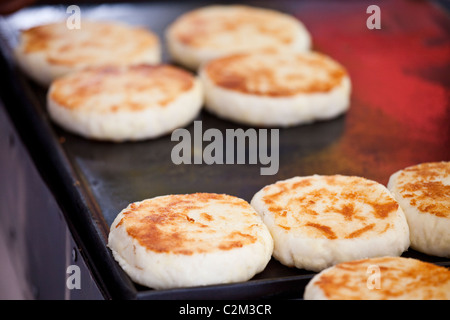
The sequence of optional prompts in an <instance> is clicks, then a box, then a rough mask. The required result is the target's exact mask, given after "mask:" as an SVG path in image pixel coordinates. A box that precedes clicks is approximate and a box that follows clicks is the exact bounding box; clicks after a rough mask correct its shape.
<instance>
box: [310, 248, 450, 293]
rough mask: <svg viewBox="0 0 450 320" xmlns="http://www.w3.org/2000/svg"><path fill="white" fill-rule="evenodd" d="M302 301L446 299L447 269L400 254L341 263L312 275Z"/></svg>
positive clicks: (449, 275)
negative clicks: (399, 255)
mask: <svg viewBox="0 0 450 320" xmlns="http://www.w3.org/2000/svg"><path fill="white" fill-rule="evenodd" d="M304 298H305V299H306V300H324V299H325V300H394V299H399V300H433V299H434V300H448V299H450V270H448V269H447V268H445V267H441V266H437V265H434V264H431V263H427V262H423V261H420V260H416V259H411V258H403V257H379V258H371V259H362V260H355V261H351V262H343V263H340V264H337V265H335V266H333V267H330V268H328V269H326V270H323V271H322V272H320V273H319V274H317V275H315V276H314V277H313V279H312V280H311V281H310V282H309V283H308V285H307V286H306V288H305V293H304Z"/></svg>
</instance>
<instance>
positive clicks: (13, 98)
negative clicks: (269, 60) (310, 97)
mask: <svg viewBox="0 0 450 320" xmlns="http://www.w3.org/2000/svg"><path fill="white" fill-rule="evenodd" d="M211 3H213V2H210V1H209V2H208V1H203V2H202V1H191V2H167V1H165V2H158V1H156V2H148V3H141V2H136V3H117V2H114V3H109V4H105V3H98V4H84V5H83V4H82V5H80V8H81V14H82V17H83V18H93V19H108V20H119V21H124V22H127V23H130V24H133V25H143V26H146V27H148V28H150V29H151V30H153V31H155V32H156V33H157V34H158V35H159V36H160V37H161V39H164V38H163V33H164V30H165V28H166V27H167V26H168V25H169V24H170V23H171V22H172V21H174V19H175V18H176V17H178V16H179V15H180V14H182V13H184V12H186V11H188V10H191V9H194V8H198V7H201V6H203V5H207V4H211ZM227 3H230V2H227ZM241 3H246V4H250V5H256V6H260V7H266V8H273V9H277V10H280V11H282V12H286V13H289V14H292V15H294V16H296V17H298V18H299V19H300V20H302V21H303V23H304V24H305V25H306V27H307V28H308V29H309V31H310V32H311V35H312V40H313V47H314V50H316V51H319V52H323V53H325V54H327V55H330V56H331V57H333V58H334V59H336V60H337V61H339V62H340V63H341V64H343V65H344V66H345V67H346V68H347V70H348V72H349V74H350V77H351V79H352V97H351V106H350V109H349V111H348V112H347V113H346V114H345V115H342V116H340V117H338V118H336V119H333V120H329V121H319V122H316V123H313V124H308V125H300V126H296V127H292V128H284V129H280V135H279V139H280V140H279V141H280V142H279V160H280V163H279V171H278V173H277V174H276V175H261V174H260V171H259V170H260V167H261V164H228V165H207V164H195V165H194V164H192V165H175V164H173V162H172V161H171V151H172V148H173V147H174V146H175V145H176V144H177V143H178V142H176V141H171V136H170V135H166V136H163V137H160V138H158V139H154V140H147V141H140V142H126V143H112V142H101V141H92V140H88V139H84V138H82V137H79V136H76V135H73V134H70V133H68V132H66V131H64V130H62V129H61V128H59V127H58V126H56V125H54V124H53V123H52V122H51V120H50V119H49V116H48V114H47V112H46V107H45V106H46V102H45V101H46V89H44V88H42V87H40V86H38V85H36V84H35V83H34V82H33V81H31V80H30V79H28V78H27V77H26V76H25V75H24V74H23V73H22V72H21V71H20V70H19V69H18V68H17V66H16V64H15V62H14V59H13V56H12V52H11V50H12V48H13V47H14V45H15V44H16V42H17V36H18V32H19V30H20V29H23V28H28V27H31V26H34V25H38V24H41V23H46V22H50V21H54V20H59V19H67V17H68V14H67V13H66V8H67V5H41V6H35V7H29V8H26V9H23V10H21V11H19V12H17V13H15V14H13V15H10V16H7V17H2V18H1V20H0V35H1V37H0V40H1V53H2V55H1V58H2V59H1V88H0V94H1V97H2V99H3V100H4V102H5V105H6V106H7V108H8V112H9V114H10V116H11V119H12V120H13V122H14V123H15V125H16V126H17V128H19V132H20V134H21V137H22V139H23V141H24V143H25V144H26V145H27V146H28V149H29V152H30V155H31V156H32V158H33V159H34V161H35V163H36V166H37V168H38V169H39V171H40V173H41V175H42V176H43V178H44V179H45V181H46V182H47V184H48V185H49V187H50V189H51V190H52V192H53V194H54V196H55V198H56V199H57V201H58V203H59V205H60V207H61V209H62V211H63V213H64V215H65V219H66V221H67V224H68V226H69V228H70V230H71V232H72V234H73V236H74V238H75V240H76V242H77V244H78V246H79V249H80V250H81V253H82V255H83V257H84V259H85V260H86V263H87V265H88V267H89V268H90V270H91V272H92V274H93V278H94V279H95V281H96V282H97V284H98V286H99V287H100V288H101V290H102V292H103V294H104V296H105V298H110V299H266V298H288V299H301V298H302V295H303V291H304V287H305V286H306V284H307V283H308V281H309V280H310V279H311V278H312V277H313V276H314V274H315V273H314V272H311V271H307V270H300V269H296V268H289V267H285V266H283V265H281V264H280V263H279V262H277V261H276V260H274V259H272V260H271V261H270V262H269V264H268V266H267V267H266V269H265V270H264V271H263V272H261V273H260V274H258V275H256V276H255V277H254V278H252V279H251V280H249V281H246V282H240V283H234V284H224V285H210V286H204V287H189V288H180V289H170V290H153V289H149V288H147V287H143V286H140V285H137V284H135V283H133V282H132V281H131V280H130V279H129V277H128V276H127V275H126V274H125V272H124V271H123V270H122V269H121V268H120V266H119V265H118V264H117V263H116V261H115V260H114V259H113V257H112V254H111V252H110V251H109V249H108V248H107V246H106V243H107V235H108V232H109V226H110V225H111V223H112V222H113V220H114V218H115V217H116V215H117V214H118V213H119V212H120V211H121V210H122V209H123V208H124V207H126V206H127V205H128V203H130V202H134V201H140V200H143V199H147V198H151V197H155V196H159V195H165V194H176V193H193V192H215V193H226V194H230V195H235V196H238V197H240V198H243V199H245V200H247V201H250V200H251V198H252V196H253V195H254V194H255V193H256V192H257V191H258V190H260V189H261V188H262V187H264V186H265V185H267V184H271V183H274V182H275V181H278V180H283V179H287V178H291V177H294V176H305V175H311V174H344V175H357V176H362V177H366V178H368V179H372V180H375V181H378V182H380V183H382V184H384V185H386V184H387V181H388V179H389V176H390V175H391V174H392V173H394V172H395V171H397V170H399V169H402V168H404V167H407V166H409V165H414V164H417V163H421V162H427V161H442V160H450V103H449V87H450V19H449V16H448V12H446V11H445V9H444V8H443V7H441V6H440V4H439V3H436V2H428V1H406V0H403V1H378V2H377V4H378V6H379V7H380V9H381V29H368V28H367V26H366V21H367V19H368V18H369V16H370V14H368V13H367V12H366V9H367V7H368V6H369V5H371V4H372V3H371V2H370V1H339V2H333V1H276V2H270V1H251V2H241ZM163 44H164V42H163ZM163 61H164V62H166V63H173V62H172V61H171V60H170V57H169V55H168V53H167V51H166V48H165V47H164V48H163ZM196 120H201V121H202V125H203V130H207V129H208V128H217V129H219V130H221V132H222V133H223V134H224V135H225V130H226V129H238V128H242V129H244V130H246V129H247V128H248V127H245V126H242V125H238V124H235V123H232V122H228V121H225V120H222V119H219V118H217V117H215V116H214V115H212V114H209V113H208V112H206V111H202V112H201V113H200V114H199V116H198V117H197V119H196ZM186 129H188V130H189V131H190V133H191V134H192V136H193V134H194V132H193V124H191V125H189V126H187V127H186ZM37 214H38V213H37ZM403 256H405V257H414V258H417V259H421V260H423V261H428V262H432V263H435V264H438V265H442V266H450V260H449V259H447V258H440V257H434V256H429V255H426V254H423V253H420V252H416V251H414V250H412V249H409V250H408V251H407V252H405V253H404V254H403Z"/></svg>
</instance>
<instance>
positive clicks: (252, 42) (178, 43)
mask: <svg viewBox="0 0 450 320" xmlns="http://www.w3.org/2000/svg"><path fill="white" fill-rule="evenodd" d="M166 39H167V45H168V49H169V53H170V55H171V57H172V58H173V59H174V60H175V61H176V62H178V63H180V64H182V65H183V66H185V67H187V68H190V69H193V70H197V69H198V67H199V66H200V65H202V64H203V63H205V62H207V61H210V60H212V59H216V58H219V57H222V56H226V55H229V54H234V53H241V52H248V51H254V50H267V49H269V50H276V51H291V52H305V51H308V50H309V49H310V46H311V39H310V35H309V32H308V31H307V29H306V28H305V26H304V25H303V24H302V23H301V22H300V21H299V20H298V19H296V18H294V17H292V16H290V15H288V14H284V13H281V12H278V11H275V10H269V9H263V8H256V7H249V6H243V5H211V6H206V7H203V8H199V9H196V10H193V11H190V12H187V13H185V14H183V15H181V16H180V17H178V18H177V19H176V20H175V21H174V22H173V23H172V24H171V25H170V26H169V27H168V29H167V31H166Z"/></svg>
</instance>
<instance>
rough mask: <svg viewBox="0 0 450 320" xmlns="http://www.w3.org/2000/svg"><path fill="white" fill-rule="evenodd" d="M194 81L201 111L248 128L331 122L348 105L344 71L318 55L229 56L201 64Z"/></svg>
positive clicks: (331, 60) (246, 54) (264, 53)
mask: <svg viewBox="0 0 450 320" xmlns="http://www.w3.org/2000/svg"><path fill="white" fill-rule="evenodd" d="M199 76H200V78H201V80H202V83H203V86H204V90H205V108H206V110H208V111H210V112H211V113H213V114H215V115H217V116H219V117H221V118H224V119H227V120H230V121H234V122H237V123H241V124H245V125H250V126H269V127H289V126H294V125H298V124H304V123H311V122H313V121H316V120H326V119H331V118H334V117H337V116H339V115H340V114H342V113H344V112H346V111H347V109H348V108H349V105H350V93H351V82H350V77H349V75H348V73H347V71H346V69H345V68H344V67H343V66H342V65H341V64H339V63H338V62H337V61H335V60H333V59H332V58H330V57H328V56H326V55H324V54H321V53H318V52H308V53H296V54H292V53H279V52H273V51H264V52H252V53H242V54H235V55H230V56H226V57H222V58H218V59H215V60H212V61H209V62H208V63H206V64H204V65H203V67H202V68H201V69H200V72H199Z"/></svg>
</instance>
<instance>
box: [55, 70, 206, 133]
mask: <svg viewBox="0 0 450 320" xmlns="http://www.w3.org/2000/svg"><path fill="white" fill-rule="evenodd" d="M202 104H203V91H202V86H201V84H200V82H199V80H197V78H196V77H194V76H193V75H192V74H190V73H188V72H187V71H184V70H182V69H179V68H176V67H174V66H170V65H158V66H152V65H132V66H125V67H117V66H107V67H103V66H102V67H88V68H85V69H82V70H79V71H77V72H74V73H71V74H68V75H66V76H63V77H61V78H59V79H57V80H55V81H54V82H53V83H52V85H51V86H50V89H49V91H48V110H49V113H50V116H51V118H52V119H53V120H54V121H55V122H56V123H58V124H59V125H61V126H62V127H64V128H65V129H67V130H68V131H71V132H74V133H76V134H80V135H82V136H85V137H88V138H93V139H102V140H113V141H124V140H139V139H147V138H154V137H157V136H160V135H162V134H166V133H168V132H170V131H172V130H173V129H175V128H178V127H181V126H184V125H186V124H188V123H189V122H190V121H192V120H193V119H194V118H195V116H196V115H197V114H198V112H199V111H200V109H201V107H202Z"/></svg>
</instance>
